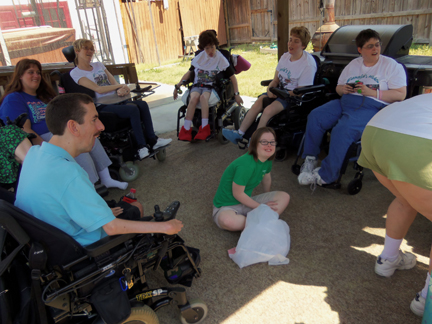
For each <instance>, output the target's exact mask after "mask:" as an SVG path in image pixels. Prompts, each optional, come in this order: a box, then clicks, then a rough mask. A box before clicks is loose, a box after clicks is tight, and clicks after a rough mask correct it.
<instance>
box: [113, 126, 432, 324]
mask: <svg viewBox="0 0 432 324" xmlns="http://www.w3.org/2000/svg"><path fill="white" fill-rule="evenodd" d="M175 135H176V134H175V132H169V133H167V134H164V135H163V137H172V138H173V139H174V140H173V144H172V145H171V146H170V147H169V148H168V149H167V158H166V160H165V161H164V162H158V161H153V160H144V161H142V162H139V166H140V172H141V174H140V176H139V178H138V179H137V180H136V181H134V182H133V183H131V184H130V186H129V188H131V187H134V188H136V189H137V195H138V198H139V200H140V201H141V202H142V203H143V205H144V208H145V211H146V214H150V213H152V212H153V206H154V205H155V204H159V205H160V206H161V207H163V208H164V207H165V206H166V205H168V204H169V203H171V202H172V201H174V200H178V201H180V202H181V207H180V210H179V212H178V219H181V220H182V221H183V222H184V224H185V227H184V229H183V230H182V232H181V233H180V236H181V237H182V238H183V239H184V240H185V241H186V244H187V245H190V246H193V247H196V248H199V249H200V250H201V258H202V262H201V266H200V267H201V269H202V271H203V273H202V277H201V278H200V279H198V280H196V281H194V283H193V286H192V287H191V288H189V289H188V296H189V298H195V297H199V298H201V299H202V300H203V301H204V302H205V303H206V304H207V305H208V307H209V314H208V318H207V320H206V321H205V323H230V324H231V323H236V324H239V323H248V324H250V323H298V324H300V323H307V324H310V323H320V324H322V323H350V324H351V323H362V324H363V323H392V324H398V323H400V324H402V323H403V324H410V323H420V322H421V319H420V318H418V317H416V316H415V315H413V314H412V313H411V311H410V309H409V304H410V302H411V300H412V298H413V297H414V296H415V293H416V292H417V291H419V290H420V289H421V288H422V287H423V284H424V279H425V276H426V271H427V264H426V263H427V262H428V259H427V257H428V255H429V249H430V246H431V240H430V232H431V229H432V226H431V223H430V222H429V221H427V220H426V219H425V218H424V217H422V216H420V215H419V216H418V217H417V219H416V221H415V222H414V224H413V226H412V228H411V229H410V231H409V233H408V235H407V240H406V242H405V243H406V244H407V245H404V248H405V250H412V251H413V252H415V253H417V254H418V255H419V257H420V262H418V264H417V266H416V268H415V269H413V270H410V271H398V272H396V273H395V275H394V276H393V277H392V278H388V279H387V278H381V277H379V276H377V275H375V273H374V271H373V267H374V262H375V259H376V256H377V255H378V254H379V253H380V252H381V250H382V244H383V242H384V239H383V237H384V234H385V232H384V226H385V218H384V217H383V216H384V215H385V213H386V210H387V207H388V205H389V203H390V202H391V201H392V199H393V197H392V195H391V194H390V193H389V192H387V191H386V189H384V188H383V187H382V186H381V185H380V184H379V183H378V181H376V180H375V179H374V177H373V175H372V173H371V172H370V171H369V170H366V174H365V177H364V182H363V189H362V191H361V192H360V193H359V194H358V195H356V196H350V195H348V194H347V192H346V186H347V184H348V182H349V181H350V180H351V179H352V178H353V177H354V173H355V172H354V170H352V169H350V170H349V171H348V174H347V175H346V176H345V178H344V179H343V181H342V182H343V189H341V190H338V191H335V190H328V189H322V188H317V189H316V191H315V192H314V193H313V194H312V191H311V190H310V189H309V188H308V187H307V186H306V187H301V186H299V185H298V183H297V179H296V177H295V176H294V175H293V174H292V173H291V171H290V170H291V165H292V163H293V161H294V155H293V154H292V155H291V156H290V157H289V158H288V159H287V160H286V161H284V162H275V163H274V164H273V171H272V179H273V183H272V189H274V190H284V191H287V192H288V193H289V194H290V195H291V203H290V205H289V206H288V209H287V210H286V211H285V212H284V213H283V214H282V216H281V218H282V219H283V220H285V221H286V222H287V223H288V225H289V226H290V230H291V250H290V253H289V254H288V257H289V259H290V264H288V265H284V266H268V265H267V264H257V265H252V266H249V267H246V268H244V269H239V268H238V266H237V265H236V264H235V263H234V262H233V261H231V259H230V258H229V257H228V254H227V250H228V249H230V248H232V247H234V246H236V243H237V241H238V238H239V235H240V234H239V233H230V232H225V231H222V230H220V229H218V228H217V226H216V225H215V224H214V223H213V221H212V218H211V212H212V199H213V196H214V194H215V192H216V189H217V186H218V184H219V179H220V177H221V175H222V173H223V171H224V170H225V168H226V167H227V166H228V165H229V163H231V162H232V161H233V160H234V159H235V158H237V157H239V156H240V155H241V154H243V153H244V151H241V150H239V149H238V148H237V147H236V146H234V145H232V144H228V145H221V144H219V143H218V142H217V141H216V140H212V141H210V142H209V143H203V142H201V143H185V142H180V141H177V140H176V136H175ZM261 190H262V189H261V188H260V187H259V188H257V189H256V191H255V192H254V194H256V193H260V192H261ZM123 193H124V192H123V191H120V190H111V192H110V197H109V198H112V197H119V196H120V195H121V194H123ZM425 257H426V258H425ZM148 280H149V283H150V285H151V287H155V286H157V285H166V282H165V280H164V279H163V276H162V274H161V273H148ZM157 313H158V316H159V318H160V321H161V323H165V324H171V323H180V321H179V320H178V316H179V314H178V311H176V309H175V308H174V307H171V306H170V307H166V308H164V309H161V310H159V311H158V312H157Z"/></svg>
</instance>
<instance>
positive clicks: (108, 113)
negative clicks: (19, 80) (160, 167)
mask: <svg viewBox="0 0 432 324" xmlns="http://www.w3.org/2000/svg"><path fill="white" fill-rule="evenodd" d="M94 51H95V49H94V44H93V43H92V42H91V41H90V40H87V39H78V40H76V41H75V42H74V44H73V46H69V47H66V48H64V49H63V54H64V55H65V57H66V58H67V60H68V61H69V62H74V63H75V64H76V65H77V66H76V68H75V69H73V70H72V71H70V73H64V74H62V75H60V80H61V82H60V83H61V86H62V87H63V88H64V90H65V92H67V93H86V94H88V95H90V96H91V97H92V98H94V99H95V102H96V103H97V102H98V101H99V100H100V101H103V99H105V100H106V99H109V101H111V100H112V101H114V102H115V103H110V104H103V103H101V104H98V103H97V110H98V112H99V116H100V119H101V120H102V122H103V123H104V125H105V131H104V132H103V133H102V134H101V137H100V140H101V142H102V144H103V146H104V148H105V150H106V151H107V153H108V155H109V157H110V159H111V160H112V162H113V165H112V166H111V167H110V172H111V174H112V176H113V177H114V178H117V179H119V178H121V179H123V180H124V181H133V180H135V179H136V178H137V177H138V172H139V168H138V166H137V165H135V164H134V163H133V161H136V160H142V159H144V158H147V157H153V158H155V157H156V158H157V159H158V160H159V161H163V160H165V157H166V151H165V148H166V147H167V145H168V144H169V143H170V142H171V139H164V138H159V137H157V136H156V134H155V131H154V129H153V122H152V118H151V114H150V110H149V107H148V104H147V103H146V102H145V101H143V100H141V98H142V96H143V95H144V94H143V91H144V90H146V88H144V89H141V90H136V89H134V90H131V89H130V88H129V87H128V86H127V85H125V84H118V83H117V81H116V80H115V78H114V77H113V76H112V75H111V73H109V71H108V70H107V69H106V68H105V66H104V65H103V64H101V63H99V62H91V60H92V57H93V54H94ZM131 91H133V92H137V93H139V94H140V95H139V96H136V97H134V98H133V99H134V100H131V99H130V98H129V97H130V96H129V94H130V92H131ZM111 97H113V98H111ZM123 97H124V99H123ZM110 98H111V99H110Z"/></svg>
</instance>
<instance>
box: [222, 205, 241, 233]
mask: <svg viewBox="0 0 432 324" xmlns="http://www.w3.org/2000/svg"><path fill="white" fill-rule="evenodd" d="M218 223H219V226H220V227H221V228H222V229H224V230H227V231H233V232H235V231H243V230H244V228H245V226H246V216H244V215H240V214H237V213H236V212H235V211H234V210H225V211H223V212H221V213H220V214H219V216H218Z"/></svg>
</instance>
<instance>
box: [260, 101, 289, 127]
mask: <svg viewBox="0 0 432 324" xmlns="http://www.w3.org/2000/svg"><path fill="white" fill-rule="evenodd" d="M282 110H284V108H283V106H282V104H281V103H280V102H279V101H273V102H272V103H271V104H270V105H268V106H267V107H266V108H265V109H264V111H263V113H262V115H261V118H260V122H259V124H258V128H261V127H266V126H267V123H268V121H269V120H270V118H272V117H273V116H274V115H276V114H278V113H280V112H281V111H282Z"/></svg>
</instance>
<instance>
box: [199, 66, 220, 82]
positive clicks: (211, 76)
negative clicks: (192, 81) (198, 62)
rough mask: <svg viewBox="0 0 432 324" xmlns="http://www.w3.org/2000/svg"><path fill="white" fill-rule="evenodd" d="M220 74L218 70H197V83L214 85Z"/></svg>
mask: <svg viewBox="0 0 432 324" xmlns="http://www.w3.org/2000/svg"><path fill="white" fill-rule="evenodd" d="M218 72H219V71H218V70H211V71H206V70H201V69H197V76H198V79H197V83H206V84H211V83H213V82H214V80H215V77H216V75H217V74H218Z"/></svg>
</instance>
